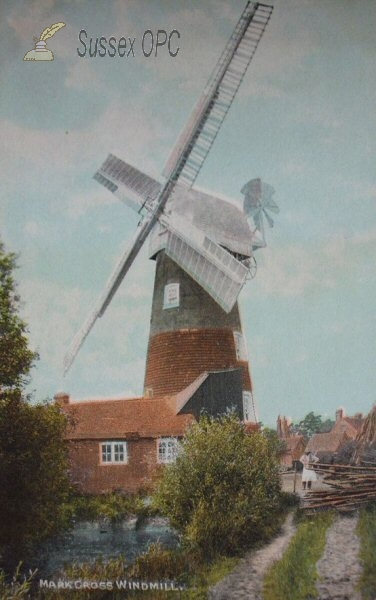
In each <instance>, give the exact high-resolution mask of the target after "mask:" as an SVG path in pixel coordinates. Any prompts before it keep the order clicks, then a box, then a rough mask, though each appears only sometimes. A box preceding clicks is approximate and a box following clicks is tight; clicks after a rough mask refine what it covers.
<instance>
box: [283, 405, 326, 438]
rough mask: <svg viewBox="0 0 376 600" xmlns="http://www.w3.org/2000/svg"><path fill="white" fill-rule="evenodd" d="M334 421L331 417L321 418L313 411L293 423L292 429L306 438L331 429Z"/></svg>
mask: <svg viewBox="0 0 376 600" xmlns="http://www.w3.org/2000/svg"><path fill="white" fill-rule="evenodd" d="M333 425H334V421H332V420H331V419H326V420H325V421H323V420H322V417H321V415H315V413H314V412H313V411H311V412H309V413H308V414H307V415H306V416H305V417H304V419H302V420H301V421H299V423H298V424H297V425H294V427H293V430H294V431H295V432H296V433H300V434H301V435H304V436H305V437H307V438H310V437H312V436H313V435H314V434H315V433H325V432H328V431H330V430H331V428H332V427H333Z"/></svg>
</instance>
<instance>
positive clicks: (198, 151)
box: [163, 2, 273, 186]
mask: <svg viewBox="0 0 376 600" xmlns="http://www.w3.org/2000/svg"><path fill="white" fill-rule="evenodd" d="M272 11H273V7H272V6H267V5H264V4H259V3H253V2H248V4H247V6H246V7H245V9H244V11H243V13H242V15H241V17H240V19H239V21H238V23H237V25H236V27H235V29H234V31H233V33H232V35H231V37H230V39H229V41H228V43H227V46H226V48H225V49H224V51H223V53H222V56H221V58H220V59H219V61H218V63H217V66H216V68H215V69H214V71H213V74H212V76H211V78H210V79H209V82H208V84H207V87H206V89H205V91H204V93H203V95H202V96H201V98H200V99H199V101H198V103H197V105H196V107H195V109H194V111H193V113H192V115H191V117H190V119H189V121H188V123H187V125H186V127H185V128H184V129H183V131H182V133H181V135H180V137H179V139H178V141H177V143H176V145H175V148H174V150H173V151H172V153H171V155H170V158H169V160H168V162H167V164H166V167H165V170H164V173H163V174H164V175H165V176H166V177H174V178H176V177H177V178H179V183H182V184H185V185H187V186H191V185H193V183H194V182H195V180H196V178H197V175H198V174H199V172H200V169H201V167H202V165H203V163H204V161H205V159H206V157H207V155H208V152H209V150H210V148H211V146H212V144H213V142H214V140H215V138H216V136H217V133H218V131H219V129H220V127H221V125H222V123H223V120H224V118H225V116H226V114H227V112H228V110H229V108H230V106H231V104H232V101H233V100H234V97H235V94H236V92H237V91H238V88H239V86H240V84H241V82H242V80H243V77H244V75H245V73H246V70H247V68H248V65H249V63H250V62H251V60H252V57H253V55H254V53H255V52H256V49H257V46H258V44H259V42H260V40H261V38H262V35H263V33H264V31H265V28H266V26H267V24H268V22H269V19H270V17H271V14H272Z"/></svg>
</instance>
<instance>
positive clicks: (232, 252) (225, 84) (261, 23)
mask: <svg viewBox="0 0 376 600" xmlns="http://www.w3.org/2000/svg"><path fill="white" fill-rule="evenodd" d="M272 10H273V8H272V7H271V6H267V5H264V4H260V3H254V2H248V3H247V5H246V7H245V9H244V11H243V13H242V14H241V16H240V19H239V21H238V23H237V25H236V26H235V29H234V31H233V33H232V35H231V37H230V39H229V41H228V43H227V45H226V47H225V49H224V51H223V53H222V55H221V57H220V59H219V61H218V63H217V65H216V67H215V69H214V71H213V73H212V75H211V77H210V79H209V82H208V84H207V86H206V88H205V90H204V92H203V94H202V96H201V98H200V99H199V101H198V103H197V105H196V107H195V109H194V110H193V113H192V115H191V117H190V119H189V120H188V122H187V125H186V127H185V128H184V129H183V131H182V133H181V135H180V137H179V139H178V141H177V143H176V145H175V147H174V149H173V151H172V153H171V155H170V158H169V160H168V161H167V164H166V167H165V169H164V172H163V175H164V178H165V179H164V182H163V183H160V182H158V181H156V180H155V179H153V178H152V177H150V176H148V175H146V174H144V173H142V172H141V171H139V170H138V169H136V168H135V167H133V166H132V165H130V164H128V163H126V162H124V161H122V160H120V159H119V158H117V157H115V156H114V155H111V154H110V155H109V156H108V158H107V159H106V160H105V162H104V163H103V165H102V166H101V167H100V169H99V170H98V171H97V172H96V174H95V175H94V178H95V179H96V180H97V181H98V182H99V183H101V184H102V185H103V186H104V187H106V188H107V189H108V190H109V191H111V192H112V193H113V194H115V196H117V197H118V198H120V199H121V200H123V201H124V202H125V203H126V204H127V205H128V206H129V207H131V208H133V209H134V210H136V211H137V212H138V213H139V214H140V215H141V220H140V223H139V225H138V227H137V229H136V232H135V234H134V237H133V239H132V240H131V243H130V245H129V247H128V249H127V250H126V252H125V253H124V254H123V256H122V257H121V258H120V260H119V263H118V265H117V267H116V269H115V271H114V273H113V275H112V277H111V278H110V280H109V282H108V284H107V286H106V288H105V290H104V292H103V294H102V296H101V298H100V299H99V302H98V304H97V305H96V306H95V308H94V310H93V311H92V313H91V314H90V315H89V317H88V319H87V321H86V322H85V323H84V325H83V327H82V329H81V330H80V331H79V332H78V333H77V335H76V337H75V338H74V340H73V343H72V346H71V348H70V350H69V351H68V353H67V355H66V357H65V361H64V362H65V371H67V369H69V367H70V365H71V364H72V362H73V360H74V358H75V356H76V354H77V352H78V350H79V348H80V347H81V345H82V344H83V342H84V340H85V338H86V336H87V335H88V334H89V332H90V330H91V328H92V327H93V325H94V323H95V321H96V320H97V318H99V317H101V316H102V315H103V314H104V312H105V310H106V308H107V307H108V305H109V303H110V302H111V300H112V298H113V296H114V294H115V293H116V291H117V289H118V287H119V285H120V284H121V282H122V281H123V279H124V277H125V275H126V273H127V272H128V270H129V268H130V267H131V265H132V263H133V261H134V259H135V257H136V256H137V254H138V252H139V250H140V248H141V247H142V245H143V244H144V242H145V241H146V239H147V238H148V237H150V252H149V254H150V257H151V258H153V259H155V260H156V274H155V283H154V294H153V304H152V315H151V327H150V337H149V346H148V356H147V366H146V373H145V383H144V394H145V395H147V396H161V395H166V394H174V393H179V392H180V391H181V390H183V389H185V388H186V387H187V386H190V385H191V386H195V385H199V384H200V381H201V379H200V377H201V378H202V381H203V379H204V374H205V373H207V372H213V371H214V372H229V377H230V376H232V375H233V370H234V369H235V370H237V371H238V372H239V373H240V376H241V389H242V393H243V400H244V398H245V404H244V406H247V407H248V408H247V410H246V411H245V412H246V413H247V414H246V420H250V410H251V408H250V407H251V403H252V398H251V393H252V387H251V379H250V375H249V370H248V359H247V356H246V351H245V345H244V341H243V337H242V328H241V321H240V315H239V309H238V304H237V298H238V295H239V293H240V291H241V289H242V287H243V285H244V283H245V281H246V280H247V278H249V277H250V276H252V275H253V274H254V272H255V261H254V257H253V252H254V250H255V249H257V248H259V247H263V246H264V245H265V239H264V231H263V225H262V221H261V219H260V213H259V212H257V211H256V210H255V208H254V205H255V201H253V204H252V201H251V202H248V204H249V208H250V212H249V211H248V213H249V214H250V215H251V216H252V217H253V219H254V224H255V227H254V228H252V229H250V227H249V224H248V221H247V214H246V212H243V211H241V210H240V209H239V208H237V207H236V206H234V205H233V204H232V203H230V202H226V201H224V200H221V199H219V198H217V197H215V196H212V195H209V194H206V193H203V192H201V191H199V190H197V189H195V188H193V187H192V186H193V184H194V182H195V180H196V178H197V176H198V174H199V172H200V169H201V167H202V165H203V163H204V161H205V159H206V157H207V155H208V152H209V150H210V148H211V146H212V144H213V142H214V140H215V138H216V136H217V133H218V131H219V129H220V127H221V124H222V122H223V120H224V118H225V116H226V114H227V112H228V110H229V108H230V106H231V104H232V102H233V99H234V97H235V94H236V92H237V90H238V88H239V86H240V83H241V81H242V80H243V77H244V75H245V72H246V70H247V67H248V65H249V63H250V61H251V59H252V57H253V55H254V53H255V51H256V48H257V46H258V44H259V42H260V40H261V37H262V35H263V33H264V31H265V28H266V26H267V24H268V21H269V19H270V17H271V13H272ZM257 181H259V180H257ZM260 185H265V184H260ZM245 187H246V186H245ZM265 190H269V191H268V193H269V192H270V190H272V188H271V186H269V187H266V188H265ZM246 193H247V192H246ZM259 196H260V198H261V197H262V194H261V195H260V194H259ZM269 196H270V194H269ZM269 196H268V197H269ZM246 204H247V196H246ZM247 206H248V205H247ZM257 206H258V205H257ZM268 207H269V208H271V205H270V201H269V206H268ZM265 208H267V207H266V205H263V206H262V207H261V209H260V210H264V209H265ZM202 381H201V383H202ZM247 394H248V396H247Z"/></svg>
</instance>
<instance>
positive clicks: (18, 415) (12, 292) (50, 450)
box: [0, 242, 68, 569]
mask: <svg viewBox="0 0 376 600" xmlns="http://www.w3.org/2000/svg"><path fill="white" fill-rule="evenodd" d="M15 268H16V257H15V255H14V254H7V253H6V252H5V250H4V246H3V244H2V243H1V242H0V334H1V335H0V561H1V562H2V563H3V565H4V566H5V567H7V568H8V569H11V568H12V567H14V565H16V564H17V563H18V562H19V561H20V560H21V559H24V558H26V557H27V552H28V550H30V548H31V546H32V545H33V544H34V543H36V542H38V541H40V540H42V539H43V538H46V537H48V536H49V535H51V534H52V533H54V532H56V531H57V530H58V529H59V528H60V527H61V526H62V524H63V521H64V515H63V504H62V503H63V501H64V500H65V496H66V493H67V491H68V480H67V458H66V448H65V444H64V440H63V432H64V430H65V426H66V419H65V417H64V416H63V414H62V413H61V412H60V410H59V408H58V407H57V406H54V405H48V404H42V405H32V404H31V403H30V402H29V398H28V397H27V396H25V394H24V387H25V384H26V383H27V381H28V378H29V374H30V369H31V367H32V365H33V363H34V361H35V360H36V358H37V354H36V353H35V352H33V351H32V350H30V349H29V343H28V338H27V328H26V324H25V323H24V322H23V321H22V319H21V318H20V316H19V307H20V300H19V297H18V295H17V293H16V284H15V281H14V278H13V270H14V269H15Z"/></svg>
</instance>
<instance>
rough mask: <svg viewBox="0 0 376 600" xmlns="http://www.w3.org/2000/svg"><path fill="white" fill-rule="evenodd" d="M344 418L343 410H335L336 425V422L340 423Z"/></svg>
mask: <svg viewBox="0 0 376 600" xmlns="http://www.w3.org/2000/svg"><path fill="white" fill-rule="evenodd" d="M344 417H345V409H344V408H337V410H336V423H337V422H338V421H341V420H342V419H343V418H344Z"/></svg>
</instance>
